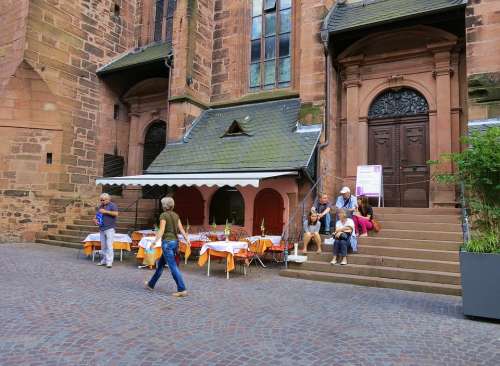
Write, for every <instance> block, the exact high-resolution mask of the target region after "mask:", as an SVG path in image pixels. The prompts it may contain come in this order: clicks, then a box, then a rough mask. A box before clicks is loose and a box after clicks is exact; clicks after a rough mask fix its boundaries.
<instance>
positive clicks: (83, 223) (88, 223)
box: [73, 219, 150, 229]
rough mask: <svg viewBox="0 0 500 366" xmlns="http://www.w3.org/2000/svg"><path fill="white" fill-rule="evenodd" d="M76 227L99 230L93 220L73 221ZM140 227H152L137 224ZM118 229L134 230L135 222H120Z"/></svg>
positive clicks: (147, 224)
mask: <svg viewBox="0 0 500 366" xmlns="http://www.w3.org/2000/svg"><path fill="white" fill-rule="evenodd" d="M73 223H74V225H79V226H93V227H94V228H97V227H96V226H95V224H94V222H93V221H92V220H81V219H77V220H74V221H73ZM137 226H138V227H143V226H147V227H150V225H149V223H148V222H147V221H143V222H139V221H138V222H137ZM116 227H117V228H123V229H127V228H133V227H134V221H129V220H119V221H118V222H117V224H116Z"/></svg>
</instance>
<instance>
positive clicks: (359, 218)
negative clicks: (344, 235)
mask: <svg viewBox="0 0 500 366" xmlns="http://www.w3.org/2000/svg"><path fill="white" fill-rule="evenodd" d="M372 220H373V208H372V206H370V204H369V203H368V197H366V196H359V197H358V210H357V211H356V212H354V214H353V216H352V221H354V228H355V231H356V232H359V230H360V229H361V234H360V235H359V236H360V237H362V236H368V230H373V223H372Z"/></svg>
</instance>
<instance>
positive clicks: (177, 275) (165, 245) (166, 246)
mask: <svg viewBox="0 0 500 366" xmlns="http://www.w3.org/2000/svg"><path fill="white" fill-rule="evenodd" d="M177 245H178V241H177V240H168V241H167V240H163V241H162V242H161V250H162V251H163V255H162V256H161V258H160V259H159V260H158V263H157V265H156V272H155V273H154V275H153V277H151V279H150V280H149V282H148V285H149V287H151V288H154V287H155V285H156V282H158V280H159V279H160V276H161V274H162V273H163V268H164V267H165V263H167V264H168V268H169V269H170V273H171V274H172V277H173V278H174V281H175V283H176V285H177V291H179V292H181V291H185V290H186V286H185V285H184V281H183V279H182V275H181V271H179V267H178V266H177V263H176V262H175V253H176V252H177Z"/></svg>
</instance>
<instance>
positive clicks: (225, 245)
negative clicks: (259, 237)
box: [200, 241, 248, 256]
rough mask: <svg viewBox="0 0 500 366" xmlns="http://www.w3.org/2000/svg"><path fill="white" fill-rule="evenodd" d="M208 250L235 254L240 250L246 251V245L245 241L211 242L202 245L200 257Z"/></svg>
mask: <svg viewBox="0 0 500 366" xmlns="http://www.w3.org/2000/svg"><path fill="white" fill-rule="evenodd" d="M208 249H212V250H217V251H218V252H228V253H231V254H235V253H238V252H239V251H240V250H241V249H248V243H247V242H246V241H211V242H208V243H205V244H203V246H202V247H201V250H200V256H201V255H203V253H205V252H206V251H207V250H208Z"/></svg>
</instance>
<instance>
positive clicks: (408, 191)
mask: <svg viewBox="0 0 500 366" xmlns="http://www.w3.org/2000/svg"><path fill="white" fill-rule="evenodd" d="M428 112H429V107H428V104H427V101H426V100H425V98H424V97H423V96H422V95H421V94H420V93H418V92H417V91H415V90H413V89H409V88H400V89H398V90H387V91H385V92H383V93H381V94H379V95H378V96H377V98H375V100H374V101H373V103H372V104H371V106H370V109H369V112H368V118H369V120H368V164H380V165H382V166H383V170H384V173H383V174H384V196H385V205H386V206H395V207H400V206H401V207H429V182H428V180H429V166H428V165H427V161H428V160H429V115H428Z"/></svg>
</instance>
